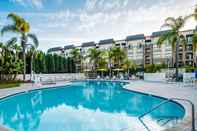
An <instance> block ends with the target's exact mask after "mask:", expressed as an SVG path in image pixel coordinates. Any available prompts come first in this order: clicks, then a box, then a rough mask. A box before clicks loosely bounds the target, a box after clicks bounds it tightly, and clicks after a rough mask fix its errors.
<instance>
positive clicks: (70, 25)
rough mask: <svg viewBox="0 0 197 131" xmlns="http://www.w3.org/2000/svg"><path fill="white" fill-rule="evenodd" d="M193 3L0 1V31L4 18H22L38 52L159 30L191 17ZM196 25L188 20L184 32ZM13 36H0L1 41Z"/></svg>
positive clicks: (170, 0)
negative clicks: (170, 20)
mask: <svg viewBox="0 0 197 131" xmlns="http://www.w3.org/2000/svg"><path fill="white" fill-rule="evenodd" d="M196 4H197V1H196V0H0V29H1V28H2V26H4V25H7V24H10V20H9V19H7V18H6V17H7V15H8V14H9V13H10V12H15V13H17V14H18V15H20V16H22V17H23V18H25V19H26V20H27V21H28V22H29V23H30V26H31V30H30V32H31V33H34V34H36V35H37V37H38V39H39V43H40V45H39V47H38V49H40V50H43V51H47V50H48V49H49V48H51V47H57V46H62V47H63V46H65V45H69V44H74V45H80V43H82V42H88V41H95V42H98V41H99V40H102V39H108V38H114V39H116V40H119V39H125V37H126V36H128V35H135V34H141V33H144V34H145V35H151V33H152V32H154V31H159V30H160V27H161V25H162V24H163V22H164V20H165V18H167V17H169V16H170V17H178V16H185V15H188V14H191V13H192V12H193V10H194V7H195V5H196ZM196 24H197V22H195V21H194V20H192V19H191V20H190V21H188V23H187V24H186V25H185V28H184V29H193V28H195V25H196ZM13 35H14V34H12V35H4V36H0V41H6V40H8V39H10V37H11V36H13Z"/></svg>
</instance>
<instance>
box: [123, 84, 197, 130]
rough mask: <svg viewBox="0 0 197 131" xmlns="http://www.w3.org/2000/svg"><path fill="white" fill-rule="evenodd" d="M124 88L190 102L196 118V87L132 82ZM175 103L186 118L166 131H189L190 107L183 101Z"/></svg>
mask: <svg viewBox="0 0 197 131" xmlns="http://www.w3.org/2000/svg"><path fill="white" fill-rule="evenodd" d="M125 88H126V89H129V90H132V91H137V92H141V93H145V94H150V95H155V96H160V97H165V98H168V99H170V98H180V99H187V100H190V101H191V102H192V103H193V104H194V106H195V118H197V87H189V86H188V87H185V86H184V85H183V83H165V82H151V81H134V82H130V84H128V85H126V86H125ZM177 102H179V103H180V104H181V105H183V107H184V108H185V110H186V116H185V118H184V120H183V121H182V122H181V123H180V124H179V125H177V126H176V127H174V128H172V129H167V130H166V131H191V105H190V104H189V103H186V102H183V101H177ZM196 121H197V119H196ZM196 126H197V122H196Z"/></svg>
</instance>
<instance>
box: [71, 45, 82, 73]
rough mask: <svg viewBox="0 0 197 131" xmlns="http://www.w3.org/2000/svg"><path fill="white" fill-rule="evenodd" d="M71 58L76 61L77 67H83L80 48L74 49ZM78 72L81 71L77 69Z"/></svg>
mask: <svg viewBox="0 0 197 131" xmlns="http://www.w3.org/2000/svg"><path fill="white" fill-rule="evenodd" d="M70 54H71V58H72V60H73V61H74V63H75V65H80V66H81V52H80V49H79V48H73V49H72V50H71V52H70ZM76 70H77V71H79V70H80V69H78V68H76Z"/></svg>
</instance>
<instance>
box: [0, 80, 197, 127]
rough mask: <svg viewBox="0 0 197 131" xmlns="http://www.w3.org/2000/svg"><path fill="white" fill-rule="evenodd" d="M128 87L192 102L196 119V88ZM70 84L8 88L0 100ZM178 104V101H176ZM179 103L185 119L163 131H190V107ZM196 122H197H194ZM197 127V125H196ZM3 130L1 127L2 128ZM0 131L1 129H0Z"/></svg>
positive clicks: (131, 83) (139, 82) (159, 84)
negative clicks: (35, 90) (183, 110)
mask: <svg viewBox="0 0 197 131" xmlns="http://www.w3.org/2000/svg"><path fill="white" fill-rule="evenodd" d="M127 82H129V84H128V85H125V86H124V88H126V89H127V90H131V91H136V92H141V93H146V94H150V95H156V96H161V97H165V98H169V99H170V98H182V99H188V100H190V101H192V102H193V103H194V105H195V107H196V110H195V116H196V118H197V88H193V87H184V86H182V85H183V83H166V82H151V81H142V80H137V81H131V80H129V81H127ZM67 84H70V82H69V81H67V82H57V83H56V84H55V85H44V86H43V85H42V86H41V85H32V84H22V85H21V86H20V87H16V88H8V89H1V90H0V98H3V97H6V96H9V95H13V94H16V93H20V92H27V91H29V90H34V89H41V88H53V87H54V86H63V85H67ZM178 102H179V101H178ZM180 103H181V104H182V105H183V106H184V108H185V109H186V118H185V119H184V120H183V121H182V122H181V124H179V125H177V126H176V127H175V128H171V129H166V130H165V131H191V130H190V129H191V116H190V114H191V110H190V109H191V107H190V105H189V104H187V103H185V102H181V101H180ZM196 121H197V120H196ZM196 125H197V123H196ZM2 128H3V127H2ZM0 129H1V128H0Z"/></svg>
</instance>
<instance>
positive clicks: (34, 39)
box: [27, 34, 39, 48]
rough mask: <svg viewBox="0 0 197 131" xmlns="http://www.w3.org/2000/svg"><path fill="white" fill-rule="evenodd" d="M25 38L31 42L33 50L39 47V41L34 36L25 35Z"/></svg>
mask: <svg viewBox="0 0 197 131" xmlns="http://www.w3.org/2000/svg"><path fill="white" fill-rule="evenodd" d="M27 37H29V38H30V39H31V40H32V41H33V44H34V47H35V48H37V47H38V46H39V41H38V38H37V37H36V35H35V34H27Z"/></svg>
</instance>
